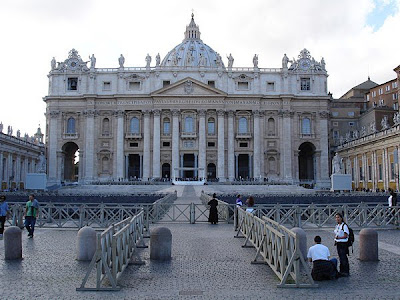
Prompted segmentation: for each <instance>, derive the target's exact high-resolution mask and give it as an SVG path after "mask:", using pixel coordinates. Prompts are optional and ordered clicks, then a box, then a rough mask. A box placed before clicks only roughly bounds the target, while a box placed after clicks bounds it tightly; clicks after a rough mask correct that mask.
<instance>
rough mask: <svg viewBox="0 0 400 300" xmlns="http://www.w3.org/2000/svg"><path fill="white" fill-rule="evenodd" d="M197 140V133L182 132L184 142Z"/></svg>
mask: <svg viewBox="0 0 400 300" xmlns="http://www.w3.org/2000/svg"><path fill="white" fill-rule="evenodd" d="M196 138H197V133H196V132H182V133H181V139H182V140H194V139H196Z"/></svg>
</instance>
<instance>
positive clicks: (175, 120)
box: [172, 110, 179, 180]
mask: <svg viewBox="0 0 400 300" xmlns="http://www.w3.org/2000/svg"><path fill="white" fill-rule="evenodd" d="M176 168H179V110H172V179H173V180H174V179H175V178H176V177H177V176H178V174H179V171H177V170H175V169H176Z"/></svg>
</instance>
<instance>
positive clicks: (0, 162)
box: [0, 151, 4, 191]
mask: <svg viewBox="0 0 400 300" xmlns="http://www.w3.org/2000/svg"><path fill="white" fill-rule="evenodd" d="M3 181H4V178H3V151H0V191H1V183H2V182H3Z"/></svg>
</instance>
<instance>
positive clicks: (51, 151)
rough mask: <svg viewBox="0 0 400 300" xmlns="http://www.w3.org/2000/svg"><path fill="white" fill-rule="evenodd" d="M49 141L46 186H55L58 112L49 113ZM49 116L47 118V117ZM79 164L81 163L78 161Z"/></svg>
mask: <svg viewBox="0 0 400 300" xmlns="http://www.w3.org/2000/svg"><path fill="white" fill-rule="evenodd" d="M49 115H50V121H49V139H48V164H49V168H48V170H49V173H48V185H52V184H57V183H58V182H57V138H58V136H59V134H58V116H59V115H60V112H59V111H51V112H50V113H49ZM49 115H48V116H47V117H49ZM80 162H81V161H80ZM32 166H33V161H32Z"/></svg>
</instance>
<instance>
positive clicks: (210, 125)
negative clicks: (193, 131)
mask: <svg viewBox="0 0 400 300" xmlns="http://www.w3.org/2000/svg"><path fill="white" fill-rule="evenodd" d="M208 134H215V120H214V118H209V119H208Z"/></svg>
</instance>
